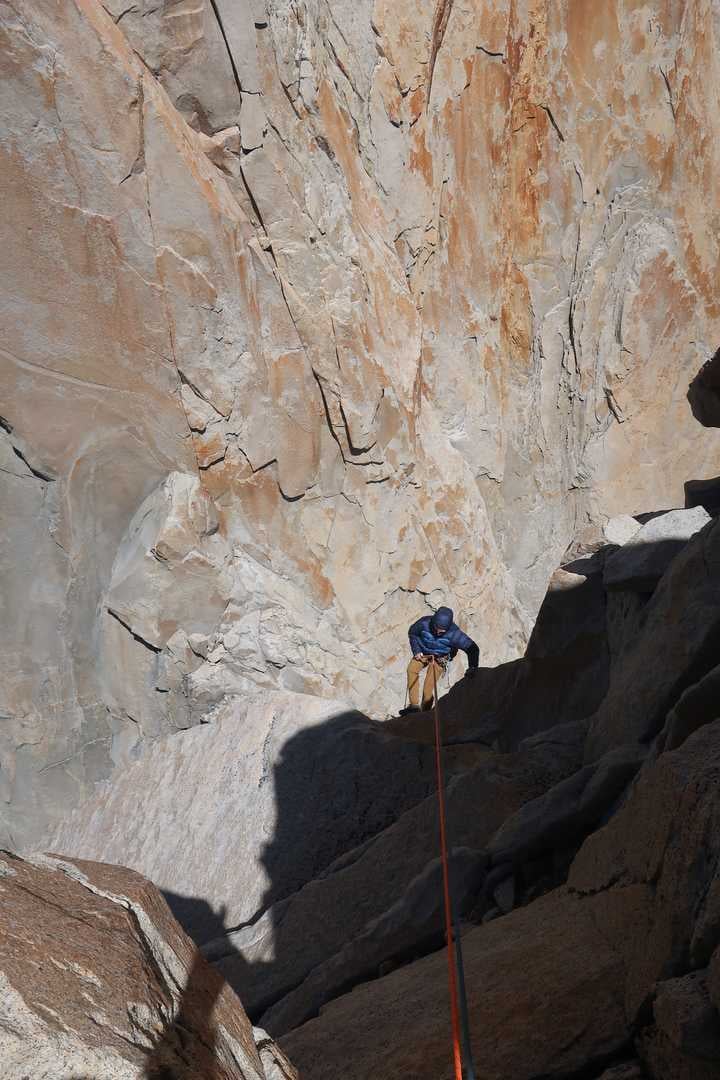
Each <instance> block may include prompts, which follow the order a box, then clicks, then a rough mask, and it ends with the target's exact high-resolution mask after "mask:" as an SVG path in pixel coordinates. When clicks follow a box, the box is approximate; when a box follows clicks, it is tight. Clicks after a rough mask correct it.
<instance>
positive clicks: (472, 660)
mask: <svg viewBox="0 0 720 1080" xmlns="http://www.w3.org/2000/svg"><path fill="white" fill-rule="evenodd" d="M408 637H409V638H410V650H411V652H412V654H413V655H412V660H411V661H410V663H409V664H408V669H407V679H408V698H409V699H410V704H409V705H407V706H406V708H404V709H401V710H400V715H401V716H405V715H406V714H407V713H414V712H420V674H421V672H422V670H423V668H427V674H426V675H425V683H424V686H423V694H422V707H423V709H431V708H432V703H433V697H434V693H435V682H436V679H437V675H438V665H439V666H440V668H441V669H442V670H443V671H444V670H445V668H446V667H447V665H448V664H449V662H450V661H451V660H453V659H454V657H455V656H456V655H457V652H458V650H459V649H462V650H463V652H465V653H467V658H468V666H467V671H466V672H465V674H466V676H467V677H468V678H472V677H473V676H474V675H475V674H476V673H477V669H478V663H479V661H480V650H479V649H478V647H477V645H476V644H475V642H474V641H473V640H472V638H469V637H468V636H467V634H464V633H463V632H462V630H461V629H460V627H459V626H456V625H455V623H454V622H453V613H452V611H451V610H450V608H447V607H440V608H438V609H437V611H436V612H435V614H434V615H424V616H423V617H422V619H418V621H417V622H414V623H413V624H412V626H411V627H410V629H409V631H408ZM433 660H434V661H435V663H434V664H433V663H431V661H433Z"/></svg>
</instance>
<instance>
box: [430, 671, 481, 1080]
mask: <svg viewBox="0 0 720 1080" xmlns="http://www.w3.org/2000/svg"><path fill="white" fill-rule="evenodd" d="M430 666H431V668H432V679H433V693H434V701H435V705H434V715H435V767H436V770H437V789H438V815H439V819H440V855H441V861H442V875H443V901H444V907H445V936H446V938H447V951H448V979H449V983H450V1016H451V1020H452V1040H453V1062H454V1066H455V1080H463V1062H464V1064H465V1073H464V1080H476V1076H475V1066H474V1064H473V1057H472V1046H471V1044H470V1021H469V1016H468V1007H467V996H466V993H465V971H464V967H463V957H462V942H461V940H460V926H459V919H458V915H457V911H456V909H455V907H454V904H453V899H452V889H451V886H450V860H449V856H448V830H447V813H446V807H445V773H444V769H443V758H442V737H441V731H440V709H439V705H438V693H437V682H438V679H437V671H438V668H439V667H441V665H440V664H439V663H437V661H436V660H435V659H434V658H433V659H432V660H431V661H430Z"/></svg>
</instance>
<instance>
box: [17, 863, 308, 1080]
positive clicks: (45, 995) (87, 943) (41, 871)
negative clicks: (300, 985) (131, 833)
mask: <svg viewBox="0 0 720 1080" xmlns="http://www.w3.org/2000/svg"><path fill="white" fill-rule="evenodd" d="M269 1041H270V1040H268V1039H267V1037H266V1038H265V1040H264V1041H263V1042H262V1043H261V1046H260V1048H258V1046H257V1045H256V1042H255V1038H254V1033H253V1029H252V1027H251V1026H250V1022H249V1021H248V1018H247V1016H246V1015H245V1012H244V1010H243V1007H242V1005H241V1004H240V1001H239V1000H238V999H237V998H236V996H235V994H234V993H233V992H232V990H231V989H230V987H229V986H228V985H227V983H226V982H225V981H224V979H223V978H222V977H221V976H220V975H219V974H218V972H216V971H214V970H213V968H212V967H211V966H210V965H209V964H208V963H207V962H206V961H205V960H204V959H203V957H202V956H201V955H200V954H199V952H198V951H197V949H196V948H195V947H194V945H193V944H192V942H191V941H190V939H189V938H188V937H186V935H185V934H184V933H183V932H182V930H181V929H180V927H179V926H178V925H177V923H176V922H175V920H174V919H173V917H172V915H171V914H170V911H169V910H168V907H167V904H166V903H165V901H164V900H163V898H162V896H161V895H160V893H159V892H158V890H157V889H156V888H155V887H154V886H153V885H151V884H150V882H148V881H146V880H145V879H144V878H141V877H140V876H139V875H138V874H135V873H133V872H132V871H129V870H125V869H123V868H122V867H118V866H104V865H101V864H96V863H89V862H85V861H74V860H70V859H59V858H48V857H47V856H32V857H30V858H29V859H21V858H19V857H18V856H16V855H13V854H10V853H9V852H2V853H0V1061H2V1075H3V1080H29V1078H30V1077H32V1080H81V1078H83V1080H84V1078H87V1080H91V1078H92V1080H144V1078H147V1080H157V1078H160V1077H167V1076H172V1077H173V1078H174V1080H198V1077H203V1080H296V1078H297V1074H296V1072H295V1070H294V1069H293V1068H292V1067H291V1066H290V1065H289V1062H288V1061H287V1059H286V1058H285V1057H284V1055H283V1054H282V1052H281V1051H279V1050H277V1052H276V1053H273V1052H272V1051H271V1048H270V1047H268V1046H267V1043H268V1042H269ZM273 1059H274V1061H273ZM271 1061H272V1062H273V1067H275V1072H274V1073H273V1072H268V1071H266V1069H265V1062H271Z"/></svg>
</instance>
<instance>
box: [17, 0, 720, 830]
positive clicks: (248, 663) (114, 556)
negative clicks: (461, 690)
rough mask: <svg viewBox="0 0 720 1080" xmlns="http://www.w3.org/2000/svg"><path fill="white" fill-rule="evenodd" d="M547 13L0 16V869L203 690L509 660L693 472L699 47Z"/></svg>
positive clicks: (702, 445)
mask: <svg viewBox="0 0 720 1080" xmlns="http://www.w3.org/2000/svg"><path fill="white" fill-rule="evenodd" d="M586 8H588V5H585V4H581V5H579V6H578V4H576V3H570V2H564V3H560V4H554V5H551V4H547V3H544V2H537V0H532V2H531V0H523V2H521V3H515V2H513V3H510V2H509V0H503V2H501V3H496V2H493V3H489V2H487V0H473V3H472V4H470V5H469V6H468V5H466V6H465V7H462V8H461V7H459V6H458V5H457V4H455V5H453V4H451V3H447V4H445V3H444V4H442V5H439V6H435V5H430V4H427V5H418V4H415V3H409V2H405V0H402V2H399V3H392V4H389V3H386V2H384V0H377V2H375V3H374V4H372V5H369V4H361V5H359V6H358V5H357V4H354V3H353V4H350V3H341V4H332V5H328V4H327V3H325V0H303V2H302V3H300V4H296V3H289V0H266V2H264V0H242V2H232V3H230V2H229V0H213V2H211V0H199V2H198V3H197V4H195V5H191V6H190V7H188V6H187V5H185V4H179V5H173V6H172V8H167V7H166V6H160V7H158V6H156V5H153V4H150V3H147V2H145V0H142V2H141V3H139V4H134V5H130V6H128V5H126V4H123V3H121V2H120V0H111V2H108V3H105V4H104V5H102V4H100V3H99V0H72V2H71V3H68V4H63V5H54V6H53V5H50V6H44V7H42V6H41V7H38V5H34V4H31V3H29V2H26V0H22V2H21V3H19V4H12V5H10V4H6V5H5V6H4V7H3V9H2V33H3V50H2V54H3V56H2V69H1V71H0V76H1V77H2V81H3V94H2V102H3V115H2V124H1V127H2V131H3V135H2V151H3V153H2V165H1V168H2V187H3V192H4V193H5V197H6V201H7V210H8V212H7V213H6V214H5V215H4V220H3V238H2V244H3V250H5V251H12V252H13V259H12V260H8V272H9V274H10V280H9V282H8V285H7V287H6V290H5V299H4V301H3V308H2V311H3V323H4V325H3V351H2V354H1V356H0V363H1V364H2V371H3V375H2V382H3V396H2V402H0V416H1V417H2V419H1V420H0V454H1V455H2V471H1V472H0V481H1V482H2V495H1V496H0V497H1V498H2V502H3V506H4V507H6V508H7V512H6V520H7V522H8V524H7V528H6V529H5V530H4V532H3V537H2V549H1V551H0V569H1V571H2V575H3V585H2V588H3V596H4V598H5V599H6V604H5V608H4V611H5V616H4V619H3V631H2V633H3V636H2V649H1V650H0V655H2V669H1V676H2V677H1V678H0V685H1V686H2V698H1V699H0V714H1V715H2V717H3V720H2V744H1V747H0V755H1V756H0V762H1V765H0V768H1V770H2V771H1V773H0V784H1V785H2V799H3V804H4V806H5V807H6V811H5V812H4V815H3V817H4V824H3V835H4V836H5V837H6V839H7V842H8V843H10V844H12V845H14V846H20V845H21V844H22V843H24V842H26V841H29V840H31V839H33V838H36V837H38V836H39V835H40V833H41V831H42V828H43V826H44V824H45V823H46V822H47V821H48V820H49V819H55V818H57V816H58V814H59V813H60V812H61V811H62V810H63V809H64V808H65V807H66V806H67V805H69V804H70V803H72V802H75V801H77V800H78V799H79V798H80V797H81V796H82V795H83V794H84V793H85V792H86V791H87V789H88V787H89V786H90V785H91V784H93V783H94V782H95V781H97V780H100V779H103V778H104V777H106V776H107V775H109V773H110V772H111V771H112V769H113V768H114V767H115V766H116V765H117V764H118V763H120V764H122V763H124V762H126V761H127V759H128V756H129V755H135V754H136V753H137V752H139V751H140V749H141V746H142V743H143V742H144V741H145V740H147V739H148V738H154V737H156V736H158V735H162V734H165V733H167V732H169V731H172V730H174V729H176V728H177V727H184V726H186V725H192V724H196V723H198V722H199V721H200V720H202V719H203V717H204V716H205V715H206V714H207V713H208V712H210V711H211V710H212V708H213V707H214V706H215V705H216V704H217V703H218V702H219V701H220V700H221V699H222V698H223V696H224V695H225V694H227V693H244V692H247V691H248V690H249V689H251V688H252V687H257V686H260V687H280V688H286V689H291V690H299V691H303V692H309V693H313V694H318V695H321V696H327V697H332V698H334V697H339V698H341V699H343V700H347V701H349V702H350V703H351V704H352V705H353V706H355V707H362V708H364V709H369V710H371V711H373V712H375V713H377V714H379V715H382V714H383V713H385V712H387V711H388V709H389V708H390V706H391V703H392V702H394V701H395V700H396V699H397V697H398V696H401V695H402V683H401V668H402V662H403V659H404V649H405V640H404V632H405V628H406V626H407V624H408V623H409V622H410V621H411V619H412V618H414V617H416V616H417V615H418V614H420V613H421V612H422V611H424V610H426V609H427V607H428V606H432V605H433V604H436V603H437V602H438V601H439V600H440V598H441V597H442V598H443V599H445V600H447V601H449V602H450V603H451V604H452V605H453V606H454V607H455V608H456V610H457V611H458V612H459V614H460V617H461V621H462V622H463V623H464V624H465V625H467V627H468V629H469V630H470V631H471V632H472V633H474V634H476V636H477V637H478V639H479V640H480V642H481V648H482V654H483V661H484V663H486V664H488V665H491V664H495V663H498V662H501V661H507V660H511V659H513V658H514V657H517V656H519V655H520V654H521V653H522V650H523V647H524V645H525V643H526V640H527V636H528V633H529V630H530V628H531V625H532V621H533V619H534V617H535V614H536V612H537V609H538V607H539V604H540V601H541V599H542V596H543V594H544V591H545V587H546V582H547V580H548V577H549V575H550V573H551V571H552V570H553V569H554V567H556V566H557V565H558V564H559V562H560V561H561V559H562V557H563V553H564V551H565V549H566V548H567V546H568V544H569V543H570V542H571V541H572V540H574V539H575V538H578V537H579V538H580V539H581V540H582V542H583V543H593V542H595V541H596V540H597V539H598V538H599V536H600V535H601V528H602V525H603V523H604V522H605V521H606V520H607V519H608V518H614V517H616V516H617V515H618V514H634V513H636V512H637V511H638V510H639V509H643V510H645V511H657V510H665V509H668V508H669V507H679V506H682V505H683V500H684V485H685V483H686V482H693V481H702V480H705V479H707V478H708V477H711V476H713V475H714V474H715V473H716V471H717V469H716V465H715V462H716V459H717V452H718V447H719V445H720V434H719V433H718V432H717V431H715V430H708V429H703V428H701V427H700V425H698V424H696V423H695V421H694V420H693V417H692V415H691V413H690V410H689V409H688V408H687V404H686V401H685V395H686V392H687V388H688V385H689V383H690V382H691V380H692V379H693V378H694V376H695V375H696V373H697V371H698V370H699V368H700V367H701V365H702V364H703V363H704V362H705V361H709V359H710V357H711V356H712V355H713V353H714V352H715V350H716V348H717V338H718V330H719V327H720V314H719V312H718V306H717V299H716V295H715V283H716V280H717V277H718V273H717V271H718V240H717V230H716V228H715V222H714V216H713V215H714V213H715V211H714V207H715V206H716V205H717V201H718V189H717V185H718V179H717V178H718V176H720V168H718V161H717V154H718V150H717V147H718V146H720V139H718V137H717V136H718V117H719V116H720V110H718V109H717V107H716V101H715V99H714V95H716V90H717V84H718V82H719V81H720V78H718V77H717V72H718V48H717V15H716V13H715V10H714V5H713V4H712V3H711V2H710V0H700V2H693V3H690V2H682V3H679V4H676V3H672V4H671V3H669V2H668V0H653V2H652V3H651V4H650V5H649V6H648V5H646V7H645V8H643V9H642V10H641V9H636V8H634V7H632V6H631V7H628V6H627V5H624V4H621V3H619V2H615V0H613V2H612V3H609V4H607V5H605V6H604V7H603V8H602V10H600V9H599V8H598V9H597V10H595V9H594V8H593V10H592V11H590V10H586ZM708 371H709V369H706V374H705V376H704V377H703V378H704V382H703V386H705V385H706V384H708V379H710V382H712V379H711V376H710V375H709V374H708ZM708 385H709V384H708ZM710 390H712V387H710ZM182 491H184V492H186V493H187V492H190V491H192V492H193V494H192V496H191V497H188V499H185V496H181V494H180V493H181V492H182ZM183 499H185V501H183ZM173 500H175V501H173ZM178 500H179V501H178ZM181 504H182V505H181ZM191 504H192V505H191ZM151 507H152V509H151V510H150V508H151ZM146 510H150V514H149V518H148V522H147V523H146V524H147V528H145V526H144V525H142V524H141V521H140V518H139V517H138V515H141V516H142V514H144V513H145V511H146ZM165 510H167V512H168V514H169V517H170V518H176V517H177V515H178V514H179V515H180V516H182V515H183V514H187V515H188V516H187V520H186V521H185V522H184V524H183V525H182V527H181V531H182V532H183V534H184V535H183V539H182V542H181V544H180V547H178V548H177V549H175V554H174V555H173V556H172V557H171V558H170V559H168V560H167V561H163V558H162V556H161V555H159V554H158V555H155V556H153V554H152V546H146V547H144V548H143V545H144V544H150V545H152V542H153V535H156V536H157V535H160V533H162V531H163V529H165V527H166V526H165V525H163V524H162V522H161V520H160V518H161V517H162V514H163V513H164V512H165ZM158 515H159V516H158ZM215 521H216V522H217V530H216V532H209V533H208V532H207V527H208V525H209V523H210V522H215ZM168 527H172V526H168ZM196 530H199V531H196ZM151 534H152V535H151ZM157 550H158V551H159V549H157ZM201 581H202V582H203V585H202V594H203V596H207V597H208V603H204V602H198V593H197V587H199V585H200V582H201ZM143 597H147V598H148V599H149V603H150V608H151V609H152V610H151V609H150V608H142V609H141V606H139V601H140V599H141V598H143ZM123 611H125V615H123V614H122V612H123ZM144 631H147V632H148V636H147V637H146V636H145V634H144ZM381 676H382V677H381Z"/></svg>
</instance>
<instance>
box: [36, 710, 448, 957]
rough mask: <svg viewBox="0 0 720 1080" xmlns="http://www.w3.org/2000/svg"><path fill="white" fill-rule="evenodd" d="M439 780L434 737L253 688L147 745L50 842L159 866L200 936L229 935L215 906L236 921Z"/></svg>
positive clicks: (375, 829) (287, 890) (289, 889)
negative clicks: (427, 740)
mask: <svg viewBox="0 0 720 1080" xmlns="http://www.w3.org/2000/svg"><path fill="white" fill-rule="evenodd" d="M433 784H434V781H433V763H432V754H431V751H430V748H429V747H426V746H423V745H420V744H417V743H413V742H410V741H406V740H402V739H399V738H396V737H393V736H391V735H389V734H387V733H386V732H385V731H384V730H383V727H382V725H380V724H377V723H374V722H373V721H371V720H368V719H367V717H364V716H362V715H361V714H360V713H357V712H355V711H354V710H352V709H350V708H349V707H348V706H347V705H344V704H343V703H342V702H335V701H332V700H330V701H328V700H322V699H319V698H312V697H310V696H308V695H306V694H292V693H289V692H280V691H266V692H256V693H255V694H254V695H248V696H247V698H246V699H245V700H233V699H229V700H228V701H227V702H226V703H225V705H224V706H222V707H221V708H220V709H219V710H218V711H217V712H216V715H215V718H214V720H213V722H212V723H208V724H203V725H201V726H200V727H195V728H191V729H190V730H188V731H184V732H180V733H178V735H176V736H173V737H172V738H168V739H166V740H159V741H158V742H157V743H156V744H153V745H152V746H151V747H149V748H148V750H147V752H146V753H145V755H144V757H142V758H141V759H140V760H139V761H138V762H137V763H135V764H134V765H132V766H130V767H129V768H128V769H126V770H124V771H122V772H119V773H118V775H117V777H116V778H115V779H114V780H112V781H110V782H108V783H107V784H106V785H105V786H104V788H103V789H101V790H100V791H98V793H97V795H95V796H93V797H92V798H91V799H90V800H88V801H87V802H86V803H84V804H82V805H81V806H80V807H79V808H78V809H77V810H76V811H75V812H73V814H72V815H70V816H69V817H68V819H67V820H66V821H65V822H63V823H62V824H61V826H60V827H59V828H58V830H57V832H56V833H55V835H54V836H53V838H52V844H51V846H52V847H53V849H54V850H58V851H60V850H61V851H64V852H67V853H69V854H73V855H83V856H86V857H92V858H96V859H102V860H104V861H108V862H117V863H121V864H124V865H130V866H131V867H132V868H133V869H136V870H138V871H140V872H142V873H144V874H146V875H147V876H149V877H151V878H152V880H153V881H155V882H156V884H157V885H158V886H159V887H160V888H161V889H163V890H164V891H165V892H166V894H167V895H168V897H169V899H170V903H171V907H172V908H173V911H174V912H175V913H176V915H177V917H178V918H179V919H180V921H181V922H182V923H183V925H184V927H185V928H186V929H187V930H188V931H189V932H190V933H191V934H192V935H193V936H195V937H196V938H197V939H198V940H200V941H202V940H208V939H209V938H211V937H217V936H218V934H217V932H216V930H217V928H216V925H215V923H214V922H213V921H212V920H209V919H208V913H209V912H210V910H211V909H215V910H219V909H220V908H221V907H222V908H223V909H224V917H225V925H226V926H228V927H237V926H239V925H241V924H244V923H248V922H251V921H253V920H254V919H255V918H257V916H258V915H260V914H261V913H262V912H263V911H264V910H265V908H267V907H269V906H270V905H271V904H273V903H276V902H277V901H279V900H282V899H283V898H285V897H286V896H288V895H290V894H291V893H293V892H295V891H296V890H297V889H299V888H300V887H301V886H302V885H304V884H305V883H306V882H308V881H311V880H312V879H313V878H315V877H317V876H318V875H319V874H320V873H321V872H322V871H323V870H325V869H326V868H327V867H329V866H330V865H331V863H332V862H333V860H334V859H336V858H337V857H338V856H339V855H342V854H344V853H345V852H347V851H350V850H351V849H353V848H355V847H357V846H358V845H359V844H362V843H363V842H364V841H366V840H368V839H369V838H370V837H372V836H374V835H375V834H377V833H379V832H381V831H382V830H383V829H385V828H387V826H388V825H390V824H391V823H392V822H393V821H395V819H396V818H397V817H398V816H399V815H401V814H402V813H403V811H405V810H407V809H409V808H410V807H411V806H412V805H414V804H415V803H418V802H420V801H421V800H422V799H424V798H425V797H426V796H427V795H428V793H429V792H430V791H431V790H432V787H433ZM171 894H172V895H171Z"/></svg>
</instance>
